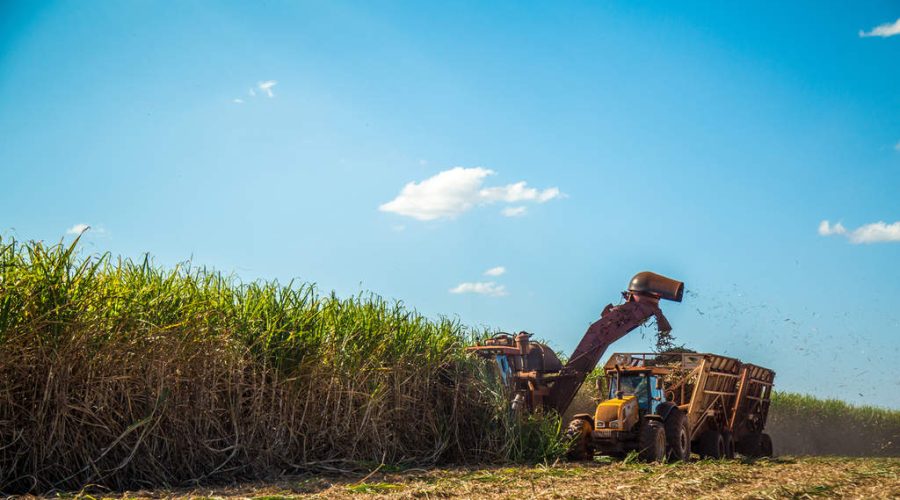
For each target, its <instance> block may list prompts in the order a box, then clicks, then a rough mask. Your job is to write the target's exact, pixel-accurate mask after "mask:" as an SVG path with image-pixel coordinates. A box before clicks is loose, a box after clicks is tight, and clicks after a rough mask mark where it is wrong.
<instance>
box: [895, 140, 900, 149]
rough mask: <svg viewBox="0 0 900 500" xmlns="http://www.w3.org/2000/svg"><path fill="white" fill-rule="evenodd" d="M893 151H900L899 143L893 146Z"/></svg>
mask: <svg viewBox="0 0 900 500" xmlns="http://www.w3.org/2000/svg"><path fill="white" fill-rule="evenodd" d="M894 150H896V151H900V141H897V144H894Z"/></svg>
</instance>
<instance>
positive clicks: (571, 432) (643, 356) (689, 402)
mask: <svg viewBox="0 0 900 500" xmlns="http://www.w3.org/2000/svg"><path fill="white" fill-rule="evenodd" d="M683 295H684V284H683V283H682V282H680V281H676V280H673V279H670V278H667V277H665V276H660V275H658V274H654V273H651V272H642V273H638V274H636V275H635V276H634V277H633V278H632V280H631V282H630V284H629V286H628V290H627V291H625V292H622V297H623V299H624V302H623V303H622V304H619V305H616V306H614V305H612V304H610V305H607V306H606V307H605V308H604V310H603V313H602V314H601V316H600V319H599V320H598V321H596V322H594V323H593V324H591V326H590V327H588V330H587V332H585V334H584V337H583V338H582V339H581V341H580V342H579V344H578V346H577V347H576V348H575V351H574V352H573V353H572V355H571V356H570V357H569V360H568V361H567V362H566V363H565V364H563V363H562V362H561V361H560V360H559V358H558V357H557V356H556V354H555V353H554V352H553V350H552V349H550V348H549V347H548V346H547V345H545V344H543V343H540V342H532V341H531V340H530V337H531V334H529V333H527V332H520V333H519V334H517V335H511V334H507V333H500V334H497V335H495V336H494V337H493V338H491V339H488V340H486V341H485V342H483V343H481V344H479V345H477V346H473V347H470V348H469V350H470V351H471V352H473V353H475V354H477V355H480V356H482V357H484V358H487V359H489V360H492V361H493V362H494V363H495V364H496V367H497V369H498V372H499V375H500V377H501V379H502V381H503V382H504V383H505V385H506V386H507V387H508V389H509V393H510V397H511V398H512V408H513V409H514V410H525V411H544V410H553V411H556V412H558V413H559V414H561V415H562V414H564V413H565V411H566V409H567V408H568V407H569V405H570V404H571V402H572V399H573V398H574V397H575V393H576V392H577V391H578V389H579V388H580V387H581V385H582V384H583V383H584V380H585V379H586V378H587V375H588V374H589V373H590V372H591V371H592V370H593V369H594V368H595V367H596V366H597V363H598V362H599V361H600V358H601V357H602V356H603V354H604V352H605V351H606V348H607V347H609V345H610V344H612V343H613V342H615V341H616V340H618V339H620V338H622V337H623V336H625V335H627V334H628V333H629V332H631V331H632V330H634V329H635V328H637V327H639V326H640V325H642V324H644V323H645V322H647V321H648V320H649V319H651V318H655V319H656V324H657V328H658V329H659V332H660V333H661V334H667V333H668V332H669V331H671V325H669V322H668V320H667V319H666V317H665V316H664V315H663V313H662V310H660V308H659V301H660V300H663V299H664V300H670V301H674V302H681V300H682V298H683ZM604 371H605V373H606V378H607V382H608V387H609V388H610V390H609V392H608V393H607V394H600V395H599V396H600V397H599V398H598V400H602V402H600V403H599V404H598V406H597V408H596V411H595V412H594V414H580V415H576V416H575V418H574V419H573V420H572V422H570V424H569V426H568V428H567V431H566V434H567V436H568V437H569V439H570V440H571V443H572V447H571V451H570V453H569V456H570V458H574V459H579V458H588V457H590V456H592V455H593V454H594V453H605V454H613V455H619V454H624V453H627V452H629V451H632V450H634V451H637V452H638V453H639V456H640V458H641V459H644V460H663V459H664V458H666V457H668V458H669V459H671V460H689V459H690V456H691V452H692V450H693V451H694V452H697V453H699V454H700V455H701V456H703V457H710V458H729V457H733V456H734V454H735V451H737V452H739V453H742V454H744V455H748V456H764V455H771V454H772V442H771V439H770V438H769V436H768V435H767V434H765V433H763V428H764V426H765V422H766V417H767V415H768V407H769V396H770V394H771V390H772V383H773V380H774V377H775V372H773V371H772V370H769V369H766V368H762V367H758V366H755V365H751V364H743V363H741V362H740V361H738V360H736V359H733V358H727V357H724V356H719V355H715V354H698V353H662V354H661V353H649V354H648V353H619V354H615V355H613V357H612V358H610V360H609V362H608V363H607V364H606V365H605V368H604Z"/></svg>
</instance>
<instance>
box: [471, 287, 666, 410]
mask: <svg viewBox="0 0 900 500" xmlns="http://www.w3.org/2000/svg"><path fill="white" fill-rule="evenodd" d="M683 295H684V283H682V282H680V281H676V280H673V279H670V278H667V277H665V276H661V275H659V274H654V273H651V272H647V271H645V272H641V273H638V274H636V275H634V277H633V278H632V279H631V282H630V283H629V285H628V290H627V291H624V292H622V297H623V299H624V302H623V303H621V304H619V305H616V306H614V305H612V304H609V305H607V306H606V307H605V308H604V309H603V312H602V314H601V315H600V319H599V320H597V321H595V322H594V323H592V324H591V326H589V327H588V329H587V332H585V334H584V337H583V338H582V339H581V342H579V343H578V346H577V347H576V348H575V351H574V352H573V353H572V355H571V356H570V357H569V359H568V361H567V362H566V363H565V364H563V363H562V362H561V361H560V360H559V357H557V356H556V353H555V352H553V350H552V349H550V348H549V347H548V346H547V345H546V344H543V343H540V342H532V341H531V340H530V338H531V334H529V333H527V332H520V333H518V334H517V335H511V334H508V333H499V334H497V335H494V336H493V337H492V338H490V339H488V340H486V341H484V342H482V343H481V344H479V345H477V346H473V347H469V348H468V349H469V351H470V352H473V353H475V354H478V355H480V356H483V357H485V358H489V359H494V360H495V361H496V363H497V367H498V368H499V370H500V376H501V378H502V380H503V382H504V383H505V384H506V385H507V387H509V389H510V393H511V397H512V406H513V408H514V409H516V410H519V409H525V410H530V411H535V410H541V409H552V410H555V411H556V412H557V413H559V414H560V415H562V414H563V413H565V411H566V409H567V408H568V407H569V404H571V403H572V399H573V398H574V397H575V393H577V392H578V389H579V388H580V387H581V385H582V384H583V383H584V381H585V379H586V378H587V376H588V374H589V373H591V371H593V370H594V368H595V367H596V366H597V363H598V362H599V361H600V358H601V357H602V356H603V354H604V353H605V352H606V348H607V347H609V345H610V344H612V343H613V342H615V341H616V340H618V339H620V338H622V337H624V336H625V335H627V334H628V333H629V332H631V331H632V330H634V329H635V328H638V327H639V326H641V325H643V324H644V323H646V322H647V321H648V320H649V319H651V318H656V325H657V329H658V330H659V331H660V332H661V333H668V332H670V331H671V330H672V326H671V325H670V324H669V321H668V320H667V319H666V317H665V315H663V313H662V311H661V310H660V308H659V301H660V300H661V299H665V300H671V301H674V302H681V299H682V297H683Z"/></svg>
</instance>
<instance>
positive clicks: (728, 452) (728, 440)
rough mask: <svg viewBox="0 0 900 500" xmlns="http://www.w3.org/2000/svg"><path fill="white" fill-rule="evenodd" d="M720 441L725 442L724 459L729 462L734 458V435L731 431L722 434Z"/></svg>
mask: <svg viewBox="0 0 900 500" xmlns="http://www.w3.org/2000/svg"><path fill="white" fill-rule="evenodd" d="M722 440H723V441H725V457H724V458H727V459H729V460H731V459H732V458H734V434H732V433H731V431H724V432H723V433H722Z"/></svg>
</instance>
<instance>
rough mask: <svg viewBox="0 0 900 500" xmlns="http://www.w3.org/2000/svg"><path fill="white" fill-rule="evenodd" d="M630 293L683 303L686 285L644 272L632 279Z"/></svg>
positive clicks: (629, 287)
mask: <svg viewBox="0 0 900 500" xmlns="http://www.w3.org/2000/svg"><path fill="white" fill-rule="evenodd" d="M628 291H629V292H631V293H633V294H636V295H652V296H655V297H658V298H660V299H666V300H672V301H675V302H681V299H682V298H683V297H684V283H682V282H680V281H676V280H673V279H671V278H666V277H665V276H661V275H659V274H656V273H651V272H650V271H644V272H641V273H637V274H635V275H634V277H633V278H631V284H629V285H628ZM670 329H671V328H670Z"/></svg>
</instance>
